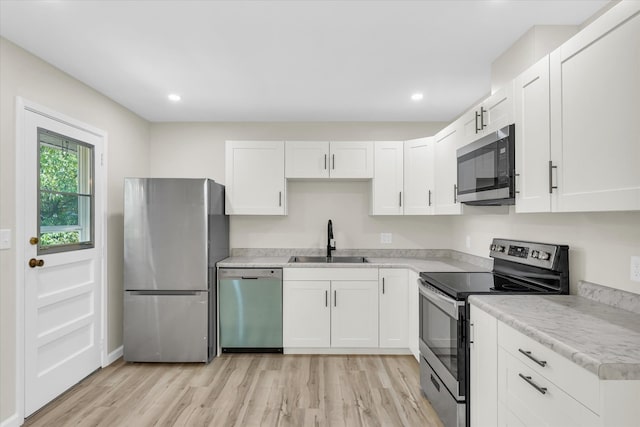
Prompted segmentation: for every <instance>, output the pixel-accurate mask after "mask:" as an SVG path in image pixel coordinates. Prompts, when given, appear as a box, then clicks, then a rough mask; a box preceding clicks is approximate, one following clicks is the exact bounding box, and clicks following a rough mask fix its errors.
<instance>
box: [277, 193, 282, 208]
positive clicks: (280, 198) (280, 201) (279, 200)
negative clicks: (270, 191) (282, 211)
mask: <svg viewBox="0 0 640 427" xmlns="http://www.w3.org/2000/svg"><path fill="white" fill-rule="evenodd" d="M278 206H282V191H278Z"/></svg>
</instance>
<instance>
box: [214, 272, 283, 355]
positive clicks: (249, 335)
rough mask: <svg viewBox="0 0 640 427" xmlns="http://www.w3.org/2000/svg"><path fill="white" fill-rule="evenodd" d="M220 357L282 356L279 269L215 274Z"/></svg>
mask: <svg viewBox="0 0 640 427" xmlns="http://www.w3.org/2000/svg"><path fill="white" fill-rule="evenodd" d="M218 292H219V296H220V299H219V303H220V309H219V316H220V323H219V324H220V347H221V349H222V352H223V353H256V352H260V353H282V269H281V268H242V269H236V268H220V269H219V270H218Z"/></svg>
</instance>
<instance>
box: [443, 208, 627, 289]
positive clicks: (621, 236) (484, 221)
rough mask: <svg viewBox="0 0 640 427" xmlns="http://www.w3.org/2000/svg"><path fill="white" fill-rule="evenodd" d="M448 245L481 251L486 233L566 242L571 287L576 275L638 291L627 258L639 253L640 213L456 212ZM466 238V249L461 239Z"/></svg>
mask: <svg viewBox="0 0 640 427" xmlns="http://www.w3.org/2000/svg"><path fill="white" fill-rule="evenodd" d="M452 229H453V235H452V237H453V239H452V249H456V250H459V251H463V252H469V253H472V254H474V255H479V256H487V253H488V248H489V244H490V242H491V238H492V237H505V238H510V239H521V240H529V241H536V242H549V243H561V244H568V245H569V266H570V279H571V286H572V291H573V292H575V285H576V284H577V282H578V281H579V280H588V281H590V282H595V283H599V284H601V285H605V286H610V287H614V288H618V289H623V290H626V291H629V292H634V293H638V294H640V283H639V282H632V281H631V278H630V261H631V259H630V257H631V256H632V255H636V256H640V212H587V213H552V214H551V213H550V214H515V213H513V209H512V212H511V213H510V214H509V215H486V216H472V217H467V216H463V217H458V218H455V219H454V221H453V228H452ZM467 236H470V238H471V248H467V247H466V238H467Z"/></svg>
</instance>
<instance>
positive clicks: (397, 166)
mask: <svg viewBox="0 0 640 427" xmlns="http://www.w3.org/2000/svg"><path fill="white" fill-rule="evenodd" d="M374 147H375V151H374V169H373V181H372V183H371V214H372V215H402V211H403V210H402V202H403V200H402V198H403V194H402V190H403V178H404V177H403V169H404V168H403V163H404V162H403V158H404V144H403V142H402V141H376V142H375V143H374Z"/></svg>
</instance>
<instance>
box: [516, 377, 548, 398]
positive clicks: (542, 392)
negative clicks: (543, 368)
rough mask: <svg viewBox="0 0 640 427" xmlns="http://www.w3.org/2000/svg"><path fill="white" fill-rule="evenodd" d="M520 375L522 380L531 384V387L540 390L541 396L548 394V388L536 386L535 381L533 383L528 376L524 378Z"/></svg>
mask: <svg viewBox="0 0 640 427" xmlns="http://www.w3.org/2000/svg"><path fill="white" fill-rule="evenodd" d="M518 375H520V378H522V379H523V380H525V381H526V382H527V384H529V385H530V386H531V387H533V388H535V389H536V390H538V391H539V392H540V393H541V394H547V388H546V387H540V386H539V385H538V384H536V383H534V382H533V381H531V377H527V376H524V375H522V374H518Z"/></svg>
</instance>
